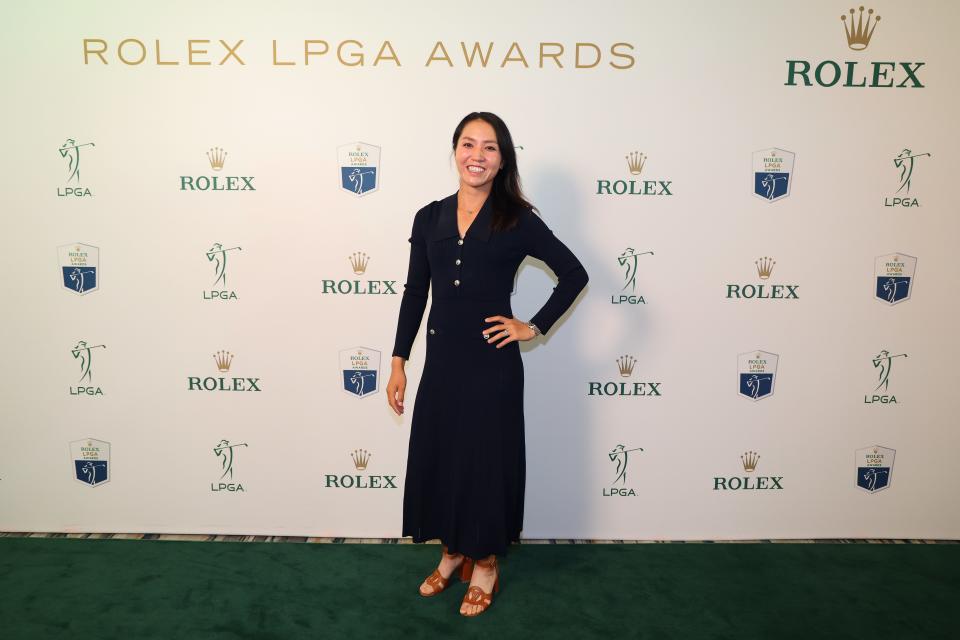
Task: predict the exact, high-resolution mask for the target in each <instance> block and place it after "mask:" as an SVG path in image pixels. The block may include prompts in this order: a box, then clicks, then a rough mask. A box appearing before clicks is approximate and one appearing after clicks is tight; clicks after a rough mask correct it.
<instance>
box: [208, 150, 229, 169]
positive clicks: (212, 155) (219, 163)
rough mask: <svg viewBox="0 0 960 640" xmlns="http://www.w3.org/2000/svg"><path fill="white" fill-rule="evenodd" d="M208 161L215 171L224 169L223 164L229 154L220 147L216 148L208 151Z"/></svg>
mask: <svg viewBox="0 0 960 640" xmlns="http://www.w3.org/2000/svg"><path fill="white" fill-rule="evenodd" d="M207 159H208V160H209V161H210V168H211V169H213V170H214V171H220V169H223V163H224V162H226V160H227V152H226V151H224V150H223V149H221V148H220V147H214V148H213V149H210V151H207Z"/></svg>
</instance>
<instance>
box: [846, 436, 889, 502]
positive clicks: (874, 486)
mask: <svg viewBox="0 0 960 640" xmlns="http://www.w3.org/2000/svg"><path fill="white" fill-rule="evenodd" d="M896 453H897V452H896V451H895V450H893V449H888V448H886V447H881V446H880V445H878V444H875V445H873V446H872V447H866V448H864V449H857V453H856V467H857V486H858V487H859V488H861V489H863V490H864V491H867V492H869V493H876V492H877V491H881V490H883V489H886V488H887V487H889V486H890V480H891V477H892V475H893V459H894V456H895V455H896Z"/></svg>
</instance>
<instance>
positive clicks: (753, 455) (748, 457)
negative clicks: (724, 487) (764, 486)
mask: <svg viewBox="0 0 960 640" xmlns="http://www.w3.org/2000/svg"><path fill="white" fill-rule="evenodd" d="M759 461H760V456H759V455H757V452H756V451H747V452H746V453H744V454H743V455H742V456H740V462H742V463H743V470H744V471H746V472H747V473H753V471H754V470H755V469H756V468H757V462H759Z"/></svg>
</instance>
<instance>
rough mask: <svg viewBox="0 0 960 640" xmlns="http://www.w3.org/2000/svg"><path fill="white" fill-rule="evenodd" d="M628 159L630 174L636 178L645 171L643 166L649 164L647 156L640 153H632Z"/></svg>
mask: <svg viewBox="0 0 960 640" xmlns="http://www.w3.org/2000/svg"><path fill="white" fill-rule="evenodd" d="M626 158H627V167H628V168H629V169H630V174H631V175H634V176H638V175H640V172H641V171H643V165H644V164H645V163H646V162H647V156H645V155H643V154H642V153H640V152H639V151H631V152H630V153H628V154H627V156H626Z"/></svg>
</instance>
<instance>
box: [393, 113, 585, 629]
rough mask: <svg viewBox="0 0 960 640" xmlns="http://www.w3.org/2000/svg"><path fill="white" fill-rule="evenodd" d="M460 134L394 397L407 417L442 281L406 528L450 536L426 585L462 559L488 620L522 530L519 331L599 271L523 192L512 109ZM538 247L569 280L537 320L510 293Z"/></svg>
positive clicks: (550, 315)
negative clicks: (422, 330)
mask: <svg viewBox="0 0 960 640" xmlns="http://www.w3.org/2000/svg"><path fill="white" fill-rule="evenodd" d="M452 143H453V152H454V157H455V159H456V164H457V172H458V174H459V182H460V188H459V190H458V191H457V193H455V194H453V195H450V196H448V197H446V198H444V199H443V200H439V201H435V202H432V203H430V204H428V205H427V206H425V207H423V208H422V209H421V210H420V211H418V212H417V214H416V216H415V217H414V221H413V231H412V233H411V236H410V245H411V246H410V268H409V272H408V274H407V282H406V285H405V289H404V293H403V300H402V302H401V305H400V318H399V322H398V325H397V339H396V343H395V346H394V350H393V362H392V367H393V370H392V373H391V375H390V381H389V382H388V384H387V402H389V403H390V406H391V407H392V408H393V410H394V411H396V412H397V414H402V413H403V399H404V393H405V391H406V386H407V379H406V375H405V373H404V365H405V363H406V360H407V358H408V357H409V355H410V348H411V346H412V345H413V340H414V337H415V336H416V334H417V331H418V330H419V327H420V321H421V319H422V318H423V313H424V310H425V308H426V304H427V293H428V291H429V290H432V295H433V303H432V306H431V308H430V314H429V317H428V319H427V353H426V361H425V363H424V369H423V375H422V376H421V379H420V386H419V388H418V389H417V396H416V402H415V406H414V410H413V419H412V421H411V426H410V446H409V452H408V456H407V473H406V479H405V485H404V496H403V535H404V536H412V537H413V541H414V542H424V541H426V540H431V539H439V540H440V541H441V542H442V543H443V544H444V553H443V555H442V557H441V560H440V565H439V566H438V567H437V569H436V570H435V571H434V572H433V573H432V574H431V575H430V576H429V577H428V578H427V579H426V580H425V581H424V583H423V584H422V585H421V587H420V593H421V595H424V596H432V595H436V594H437V593H440V592H441V591H443V590H444V589H445V588H446V587H447V585H448V583H449V580H450V577H451V575H452V574H453V572H454V571H455V570H457V569H458V568H459V569H460V572H461V573H460V575H461V579H463V580H466V579H468V578H471V577H472V579H471V584H470V588H469V589H468V591H467V594H466V596H465V597H464V601H463V603H462V605H461V608H460V612H461V613H462V614H463V615H467V616H475V615H478V614H480V613H482V612H483V611H484V610H485V609H486V608H487V607H488V606H489V605H490V603H491V602H492V598H493V592H494V591H496V590H497V587H498V584H499V576H498V571H497V563H496V556H497V555H503V554H504V553H506V550H507V546H508V545H509V544H510V543H511V542H516V541H518V540H519V537H520V531H521V529H522V528H523V501H524V487H525V478H526V475H525V474H526V457H525V452H524V416H523V362H522V361H521V357H520V346H519V341H525V340H531V339H533V338H535V337H536V336H538V335H541V333H546V332H548V331H549V330H550V328H551V327H552V326H553V325H554V323H556V321H557V320H558V319H559V318H560V316H561V315H563V313H564V312H565V311H566V310H567V309H568V308H569V307H570V305H571V304H573V302H574V300H575V299H576V297H577V296H578V295H579V293H580V291H581V290H582V289H583V288H584V286H586V284H587V273H586V271H585V270H584V268H583V265H582V264H581V263H580V261H579V260H578V259H577V258H576V256H574V255H573V253H572V252H571V251H570V250H569V249H568V248H567V247H566V246H565V245H564V244H563V243H562V242H560V241H559V240H558V239H557V238H556V237H555V236H554V235H553V233H551V231H550V230H549V229H548V228H547V226H546V225H545V224H544V223H543V221H542V220H541V219H540V217H539V216H538V215H537V213H536V209H535V208H534V207H533V206H532V205H531V204H530V203H529V202H528V201H527V200H526V198H525V197H524V196H523V192H522V190H521V188H520V177H519V173H518V171H517V158H516V152H515V151H514V145H513V140H512V138H511V137H510V132H509V131H508V129H507V127H506V125H505V124H504V123H503V121H502V120H501V119H500V118H498V117H497V116H495V115H494V114H492V113H471V114H469V115H467V116H466V117H465V118H464V119H463V120H462V121H461V122H460V124H459V125H458V126H457V128H456V130H455V131H454V134H453V141H452ZM528 255H529V256H533V257H535V258H538V259H540V260H543V261H544V262H545V263H546V264H547V265H548V266H549V267H550V268H551V269H552V270H553V271H554V272H555V273H556V275H557V277H558V279H559V282H558V284H557V286H556V288H555V289H554V291H553V293H552V294H551V295H550V297H549V299H548V300H547V302H546V304H544V305H543V307H542V308H541V309H540V311H538V312H537V314H536V315H535V316H534V317H533V318H531V320H530V321H529V322H524V321H522V320H519V319H517V318H514V317H513V313H512V311H511V308H510V291H511V289H512V288H513V279H514V275H515V274H516V272H517V268H518V267H519V266H520V263H521V262H522V261H523V259H524V258H525V257H526V256H528ZM474 568H475V570H474Z"/></svg>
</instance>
